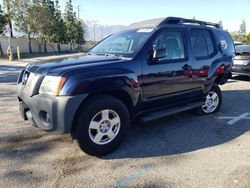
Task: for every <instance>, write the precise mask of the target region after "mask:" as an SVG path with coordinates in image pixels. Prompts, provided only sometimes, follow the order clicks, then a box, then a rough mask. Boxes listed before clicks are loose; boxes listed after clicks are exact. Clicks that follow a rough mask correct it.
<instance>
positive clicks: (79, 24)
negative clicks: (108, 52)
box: [75, 21, 84, 44]
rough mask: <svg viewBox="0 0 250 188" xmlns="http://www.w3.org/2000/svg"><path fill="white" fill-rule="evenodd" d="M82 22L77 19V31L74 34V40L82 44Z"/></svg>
mask: <svg viewBox="0 0 250 188" xmlns="http://www.w3.org/2000/svg"><path fill="white" fill-rule="evenodd" d="M83 26H84V24H83V22H82V21H77V32H76V36H75V42H76V43H77V44H83V43H84V30H83Z"/></svg>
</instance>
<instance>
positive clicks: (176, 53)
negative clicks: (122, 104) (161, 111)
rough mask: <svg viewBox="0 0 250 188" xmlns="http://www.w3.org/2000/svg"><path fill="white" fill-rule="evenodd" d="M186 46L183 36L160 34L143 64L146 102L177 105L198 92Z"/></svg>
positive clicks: (169, 32)
mask: <svg viewBox="0 0 250 188" xmlns="http://www.w3.org/2000/svg"><path fill="white" fill-rule="evenodd" d="M186 45H187V42H186V39H185V35H184V33H183V32H182V31H181V30H173V29H165V30H163V31H161V32H160V33H159V34H158V35H157V36H156V37H155V39H154V40H153V41H152V43H151V45H150V47H149V49H148V52H147V53H148V58H147V60H145V62H144V63H143V76H142V82H143V84H142V96H143V100H144V101H145V102H147V103H148V102H153V101H160V102H161V105H162V102H167V103H172V102H173V103H176V100H182V99H183V100H185V99H187V98H189V97H191V96H190V94H191V93H192V92H193V91H194V90H195V89H197V88H195V87H196V86H195V84H193V82H192V62H191V60H189V58H188V52H187V50H186V49H187V47H186ZM180 96H181V97H180ZM178 98H179V99H178ZM152 104H154V105H157V103H155V102H153V103H152ZM151 107H154V106H150V108H151Z"/></svg>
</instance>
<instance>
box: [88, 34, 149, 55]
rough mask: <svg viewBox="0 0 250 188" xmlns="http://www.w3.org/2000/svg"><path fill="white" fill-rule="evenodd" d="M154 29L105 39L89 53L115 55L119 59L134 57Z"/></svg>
mask: <svg viewBox="0 0 250 188" xmlns="http://www.w3.org/2000/svg"><path fill="white" fill-rule="evenodd" d="M152 31H153V29H139V30H133V31H127V32H122V33H117V34H114V35H111V36H109V37H108V38H106V39H104V40H103V41H102V42H100V43H99V44H97V45H96V46H95V47H94V48H92V49H91V50H90V51H89V52H90V53H94V54H98V55H115V56H119V57H129V58H132V57H134V54H135V52H136V51H137V50H139V49H140V48H141V47H142V45H143V44H144V43H145V41H146V40H147V39H148V37H149V36H150V34H151V32H152Z"/></svg>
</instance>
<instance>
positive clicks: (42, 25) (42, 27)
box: [33, 0, 54, 53]
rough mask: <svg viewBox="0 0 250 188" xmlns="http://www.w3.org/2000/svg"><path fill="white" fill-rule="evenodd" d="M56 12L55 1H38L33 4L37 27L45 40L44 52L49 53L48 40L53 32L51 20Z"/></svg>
mask: <svg viewBox="0 0 250 188" xmlns="http://www.w3.org/2000/svg"><path fill="white" fill-rule="evenodd" d="M53 14H54V3H53V2H52V1H50V0H42V1H41V2H39V1H37V2H36V3H35V4H34V5H33V16H34V18H36V22H35V28H36V30H37V32H38V33H39V36H40V38H41V39H42V41H43V42H44V52H45V53H47V41H48V40H49V37H50V34H51V25H52V24H51V22H52V20H53Z"/></svg>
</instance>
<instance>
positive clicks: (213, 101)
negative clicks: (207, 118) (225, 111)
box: [202, 91, 220, 114]
mask: <svg viewBox="0 0 250 188" xmlns="http://www.w3.org/2000/svg"><path fill="white" fill-rule="evenodd" d="M219 100H220V99H219V96H218V94H217V93H216V92H214V91H210V92H209V93H208V94H207V96H206V101H205V104H204V105H203V106H202V110H203V111H204V112H205V113H207V114H208V113H213V112H214V111H215V110H216V109H217V107H218V105H219Z"/></svg>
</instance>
